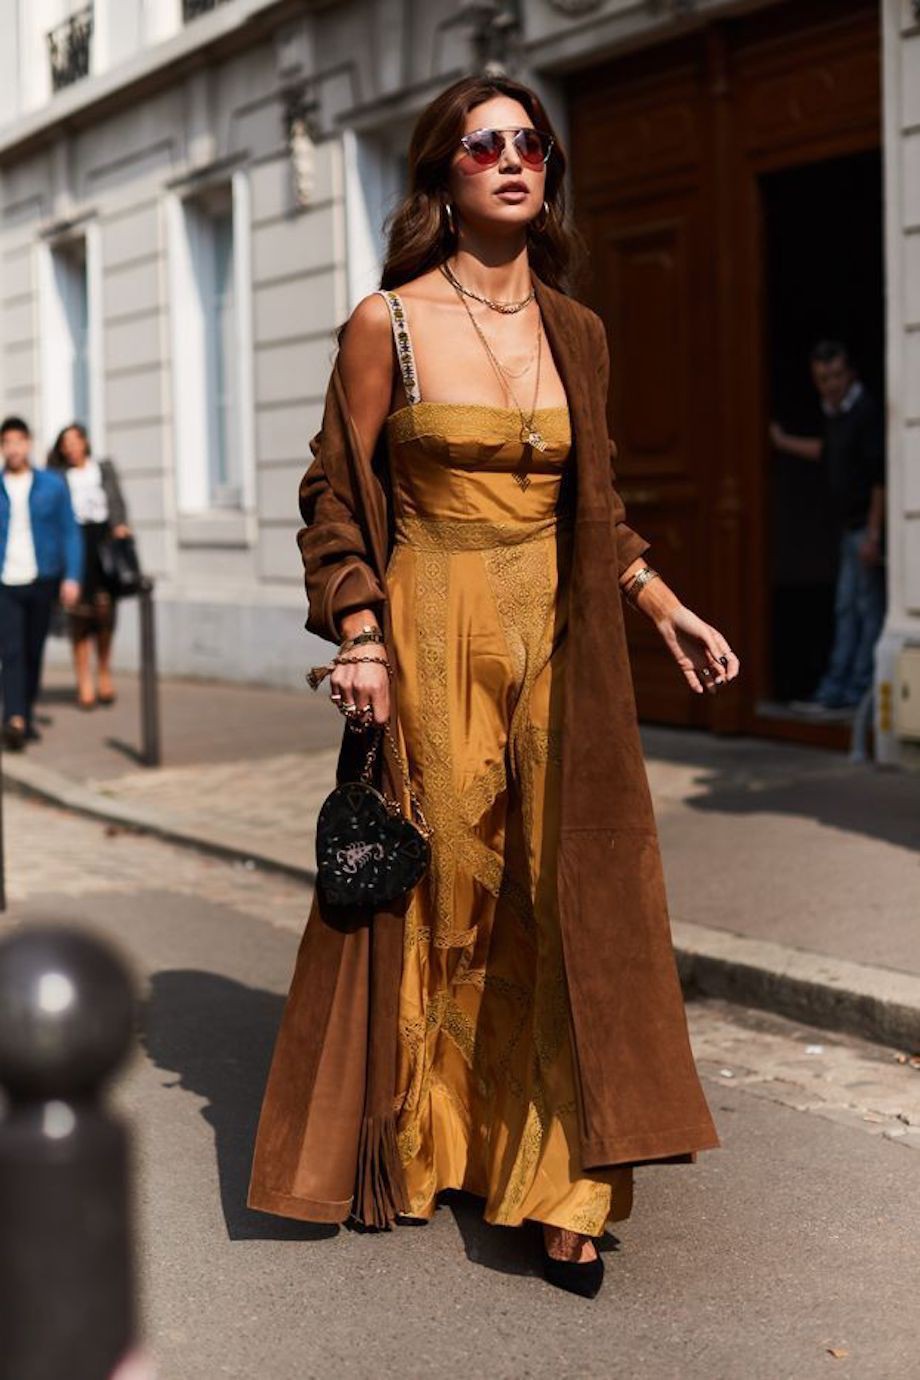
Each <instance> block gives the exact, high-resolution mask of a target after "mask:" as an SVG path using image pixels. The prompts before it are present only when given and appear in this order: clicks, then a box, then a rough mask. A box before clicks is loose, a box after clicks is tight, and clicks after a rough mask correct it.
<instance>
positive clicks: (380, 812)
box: [316, 724, 431, 910]
mask: <svg viewBox="0 0 920 1380" xmlns="http://www.w3.org/2000/svg"><path fill="white" fill-rule="evenodd" d="M367 731H368V732H370V733H372V735H373V736H372V739H371V741H370V744H369V747H368V750H367V755H366V758H365V762H364V767H363V769H362V771H361V775H360V777H359V778H358V780H357V781H346V782H343V783H342V785H340V786H336V788H335V790H334V791H332V792H331V794H330V795H328V796H327V797H326V799H325V800H324V802H323V805H322V808H321V809H320V812H319V818H318V819H317V821H316V874H317V884H318V887H319V890H320V894H321V895H322V897H323V899H324V900H325V901H327V902H328V903H329V904H330V905H333V906H347V907H356V908H360V909H363V910H381V909H382V908H383V907H384V906H387V905H390V904H392V902H394V901H397V900H399V898H400V897H402V896H405V895H406V893H407V892H409V891H411V890H412V889H413V887H415V886H417V885H418V883H419V882H420V881H421V879H422V878H423V877H424V875H425V873H426V872H427V871H428V867H429V864H430V862H431V842H430V840H431V829H430V828H429V826H428V822H427V820H426V819H425V815H424V813H423V811H422V807H421V805H420V803H419V799H418V796H417V795H416V794H415V791H414V790H413V789H412V785H411V783H410V780H409V771H408V768H407V766H406V764H405V762H404V761H403V759H402V755H401V754H400V751H399V748H398V747H397V744H396V740H395V739H394V737H393V733H392V730H391V728H390V726H389V724H387V725H386V727H385V729H373V730H367ZM384 732H385V733H386V735H387V740H388V741H389V743H390V746H391V748H392V750H393V754H394V757H395V758H396V761H397V762H398V763H399V766H400V768H401V770H402V774H403V782H404V784H405V787H406V791H407V794H408V796H409V801H410V804H411V808H412V817H411V818H408V817H407V816H406V815H405V814H404V813H403V811H402V809H401V808H400V805H399V802H398V801H396V800H391V799H390V798H389V796H386V795H384V794H383V792H382V791H379V790H377V788H376V787H375V786H373V785H372V784H371V777H372V775H373V772H374V766H375V763H376V760H377V754H378V752H379V749H380V743H381V739H382V737H383V734H384Z"/></svg>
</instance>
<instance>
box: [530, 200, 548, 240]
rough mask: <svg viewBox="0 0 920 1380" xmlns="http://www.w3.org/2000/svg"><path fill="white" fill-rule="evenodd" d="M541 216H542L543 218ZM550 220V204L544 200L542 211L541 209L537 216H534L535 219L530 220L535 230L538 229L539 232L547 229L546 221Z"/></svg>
mask: <svg viewBox="0 0 920 1380" xmlns="http://www.w3.org/2000/svg"><path fill="white" fill-rule="evenodd" d="M541 217H542V219H541ZM548 220H549V205H548V203H547V202H545V201H544V203H543V209H542V211H540V212H539V213H538V214H537V215H536V216H534V218H533V220H532V221H531V222H530V224H531V228H532V229H534V230H536V231H538V232H539V231H541V230H545V229H546V222H547V221H548Z"/></svg>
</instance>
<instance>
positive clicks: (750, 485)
mask: <svg viewBox="0 0 920 1380" xmlns="http://www.w3.org/2000/svg"><path fill="white" fill-rule="evenodd" d="M879 68H880V55H879V37H878V7H877V4H876V3H874V2H873V0H833V2H832V0H789V2H784V3H777V4H775V5H772V6H769V7H766V8H764V9H761V10H759V11H757V12H756V13H754V14H752V15H749V16H746V17H738V18H732V19H721V20H714V21H712V22H710V23H709V24H706V25H700V27H699V28H698V29H697V30H696V31H695V32H694V33H693V34H692V35H691V36H689V37H685V38H682V39H679V40H676V41H673V42H670V43H667V44H662V45H660V46H657V47H654V48H650V49H648V50H646V51H644V52H639V53H631V54H629V55H628V56H626V57H623V58H622V59H620V60H617V61H614V62H612V63H608V64H606V65H605V66H603V67H601V68H598V69H596V70H595V71H594V72H589V73H584V72H582V73H579V74H578V77H577V79H576V80H573V82H572V84H571V87H570V90H569V99H570V116H571V121H570V128H571V147H572V181H573V191H574V204H575V213H576V219H577V222H578V224H579V226H580V228H581V230H582V232H583V234H584V236H585V238H586V240H587V244H588V249H589V255H590V260H589V264H590V269H589V276H588V281H587V284H586V287H585V289H584V291H583V294H582V295H583V296H584V297H585V299H586V300H587V301H588V302H589V304H590V305H591V306H592V307H594V308H595V310H597V311H598V312H599V313H600V314H601V316H602V317H603V319H604V322H605V324H606V326H607V331H608V337H609V342H610V353H611V389H610V396H609V400H608V410H609V420H610V433H611V435H612V436H613V437H614V438H615V440H616V441H617V444H618V447H619V462H618V465H617V472H618V482H619V487H620V490H621V492H622V494H623V498H624V500H625V502H626V506H627V518H628V521H629V522H630V525H631V526H633V527H635V528H636V530H637V531H640V532H642V534H643V535H644V536H645V537H647V538H648V539H649V541H650V542H651V543H652V550H651V551H650V553H649V558H650V560H651V562H652V563H653V564H654V565H656V566H659V567H660V568H661V570H662V573H663V574H664V575H665V577H666V578H667V579H668V581H669V583H671V584H672V585H673V586H674V588H675V589H676V590H677V591H678V593H679V594H680V597H681V598H682V599H683V600H684V601H685V602H686V603H687V604H689V605H690V606H691V607H693V608H695V609H696V610H697V611H698V612H699V613H700V614H701V615H702V616H703V617H706V618H708V619H710V620H711V621H712V622H713V623H715V624H716V625H717V626H720V627H721V628H722V631H723V632H724V633H725V634H726V636H727V637H728V638H729V640H730V641H731V642H732V644H733V646H734V647H735V648H736V650H737V651H738V652H739V654H740V655H741V656H742V659H743V662H744V672H743V676H742V681H741V683H740V685H739V686H738V687H737V688H736V689H734V690H732V692H731V693H730V694H728V695H725V696H723V697H716V698H714V699H713V698H710V697H709V696H705V697H702V696H693V695H690V694H688V692H687V690H686V688H685V685H684V682H683V678H682V677H681V676H680V675H679V674H678V673H677V671H676V669H675V668H674V667H673V666H671V665H670V664H669V661H668V659H667V658H666V655H665V654H664V653H663V650H662V647H661V641H660V638H659V637H658V634H657V633H656V632H655V631H654V629H653V628H651V626H650V625H649V624H648V622H647V621H646V620H643V619H641V615H633V614H630V616H629V618H628V628H629V638H630V651H631V656H632V662H633V672H634V678H635V682H636V694H637V700H638V705H639V712H640V715H641V716H642V717H644V718H646V719H649V720H657V721H660V722H667V723H672V724H709V725H710V726H713V727H716V728H719V729H721V730H724V731H737V730H739V729H743V730H746V731H755V732H757V731H762V732H776V731H777V721H776V719H775V718H774V719H771V720H770V721H769V722H768V721H767V720H766V719H763V718H761V717H760V716H759V713H758V708H757V706H758V702H759V701H760V700H761V699H762V698H764V697H766V696H767V695H769V693H770V687H769V684H768V679H769V670H768V668H769V665H770V658H769V656H768V655H767V651H768V643H767V639H768V638H769V636H770V624H769V617H768V616H767V610H768V607H769V598H768V589H767V572H766V554H765V553H766V551H767V549H768V543H767V541H766V530H765V526H766V521H767V518H766V512H767V508H768V502H767V498H768V493H769V472H770V466H771V465H772V464H773V463H774V462H773V456H772V453H771V452H770V449H769V446H768V444H767V440H766V437H767V424H768V421H769V397H768V395H767V388H766V384H765V372H766V370H765V313H764V304H763V291H764V288H763V284H764V264H763V246H762V241H761V223H760V200H759V184H758V178H759V176H760V175H761V174H762V173H763V172H764V171H766V170H768V169H775V168H777V167H785V166H792V165H794V164H796V163H807V162H810V161H820V160H821V159H825V158H830V157H833V156H839V155H840V154H841V153H844V152H852V151H855V150H858V149H862V148H866V147H871V146H873V143H874V144H875V146H877V145H878V142H879V139H880V128H879V120H880V99H879ZM780 731H782V730H780ZM809 731H810V730H809ZM790 732H793V730H792V729H790ZM794 736H796V737H799V738H801V737H802V736H803V735H802V732H801V726H799V727H798V728H796V729H795V730H794ZM805 736H806V737H807V736H808V733H807V732H806V734H805ZM814 736H815V738H816V740H817V738H818V737H820V736H821V733H820V730H819V731H818V732H817V734H815V735H814Z"/></svg>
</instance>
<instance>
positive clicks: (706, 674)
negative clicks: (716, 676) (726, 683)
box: [700, 666, 712, 680]
mask: <svg viewBox="0 0 920 1380" xmlns="http://www.w3.org/2000/svg"><path fill="white" fill-rule="evenodd" d="M700 675H701V676H702V677H703V679H704V680H711V679H712V672H711V671H710V669H709V667H708V666H701V667H700Z"/></svg>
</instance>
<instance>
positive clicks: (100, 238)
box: [0, 0, 920, 755]
mask: <svg viewBox="0 0 920 1380" xmlns="http://www.w3.org/2000/svg"><path fill="white" fill-rule="evenodd" d="M880 6H881V13H882V16H883V20H884V25H885V89H886V115H885V119H886V136H885V137H886V164H887V173H886V175H887V180H888V245H887V258H888V290H889V409H890V417H891V436H890V441H891V445H890V547H891V565H890V582H891V607H890V615H889V621H888V627H887V632H886V638H885V641H884V643H883V653H884V655H883V657H882V658H880V677H881V681H882V684H883V685H885V684H887V685H891V684H893V678H894V674H895V671H896V669H897V665H896V663H897V656H898V653H899V649H900V647H901V646H902V645H903V643H904V641H905V639H908V638H915V639H916V638H920V25H918V23H917V21H916V20H915V18H914V6H913V0H880ZM730 7H731V8H733V6H730ZM73 8H79V5H78V4H77V3H76V0H74V3H73V4H70V3H69V0H0V31H2V32H3V33H4V35H10V36H12V41H11V42H8V43H5V44H4V45H2V46H0V397H2V402H3V406H4V408H6V409H7V410H13V409H15V410H16V411H21V412H23V413H24V414H25V415H26V416H27V417H29V418H30V419H32V420H33V421H34V423H35V425H36V430H37V434H38V435H39V436H40V437H41V438H42V440H44V439H45V438H46V437H47V436H49V435H50V434H51V432H52V430H53V429H56V427H57V426H59V425H60V424H61V423H62V421H63V420H64V418H63V417H61V416H60V415H59V411H60V409H59V408H58V411H56V410H55V408H56V402H57V403H59V402H60V398H59V397H56V394H55V390H54V387H53V385H52V384H51V383H50V381H48V380H46V379H43V378H42V357H43V351H42V346H41V341H40V320H41V306H40V300H39V286H40V284H39V266H40V262H41V250H40V246H41V245H43V244H45V243H47V242H48V241H49V239H51V238H53V237H54V236H55V235H60V234H65V235H66V234H72V233H76V234H82V233H86V234H87V239H88V242H89V243H91V244H92V246H93V256H94V258H93V274H94V277H93V282H94V287H93V294H94V301H95V312H96V316H95V317H94V320H95V321H96V322H97V330H96V339H95V344H94V350H93V354H94V368H95V371H96V374H95V377H96V379H97V383H96V396H97V398H98V405H97V406H96V407H95V409H94V410H95V411H96V413H97V414H98V415H97V418H96V422H95V427H96V432H97V440H98V441H99V444H100V447H101V448H104V449H105V450H106V451H107V452H108V453H109V454H111V455H112V456H113V457H114V458H115V459H116V461H117V463H118V464H119V466H120V469H121V472H122V475H123V477H124V481H125V487H126V490H127V497H128V501H129V503H130V506H131V511H132V520H133V523H134V526H135V527H136V529H137V532H138V536H139V541H140V547H141V553H142V557H143V560H144V563H145V565H146V567H147V568H148V569H149V570H150V571H151V573H153V574H154V575H155V576H156V577H157V582H158V603H159V610H160V618H159V628H160V642H161V654H162V662H163V665H164V667H165V669H166V670H169V671H173V672H178V673H184V674H193V675H213V676H228V677H238V678H243V679H252V680H259V681H268V682H273V683H277V684H299V683H301V678H302V670H303V667H304V665H305V664H307V663H309V661H310V660H311V659H313V658H314V657H315V654H316V653H317V652H318V651H319V650H320V649H319V648H318V647H316V646H313V647H311V646H310V640H309V639H308V638H307V637H306V635H305V634H304V632H303V627H302V624H303V618H304V605H303V593H302V583H301V567H300V561H299V556H298V553H297V550H296V545H295V541H294V536H295V533H296V529H297V526H298V515H297V511H296V490H297V484H298V481H299V478H300V475H301V473H302V471H303V468H304V465H305V463H306V461H307V459H308V458H309V454H308V443H309V439H310V437H311V436H312V435H313V434H314V433H315V431H316V430H317V428H318V426H319V422H320V417H321V409H322V399H323V394H324V391H325V387H326V383H327V381H328V375H329V368H330V363H331V359H332V355H333V351H334V331H335V328H336V326H337V325H339V324H340V323H341V322H342V321H343V320H344V319H345V318H346V316H347V314H348V312H349V311H350V309H351V308H352V306H353V305H354V303H355V302H356V301H357V300H358V298H359V297H360V296H362V295H363V294H364V293H365V292H366V291H368V290H369V289H370V288H371V287H372V286H373V284H374V282H375V280H376V274H377V271H378V264H379V254H380V249H381V244H382V240H381V236H380V228H379V227H380V222H381V220H382V218H383V216H384V215H385V214H386V213H387V212H388V211H389V210H390V209H392V205H393V203H394V201H395V199H396V197H397V195H398V192H399V188H400V185H401V181H402V178H403V176H404V163H403V158H404V150H405V147H406V144H407V140H408V134H409V130H410V129H411V125H412V122H413V120H414V118H415V115H416V114H417V112H418V111H419V110H420V109H421V107H422V106H423V105H424V104H425V103H426V102H427V100H428V99H429V98H430V96H431V95H432V94H434V92H435V91H437V90H438V89H440V88H441V87H442V86H443V85H444V84H445V83H446V82H447V81H449V80H451V79H453V78H454V77H456V76H459V75H460V74H461V73H462V72H463V71H465V70H469V68H470V65H471V63H472V61H473V52H474V49H473V45H472V44H471V28H470V25H469V24H466V25H464V24H462V23H459V24H458V22H457V19H458V7H457V6H456V4H455V3H453V0H424V3H421V0H340V3H338V4H336V5H328V4H321V3H317V4H316V5H315V6H313V5H311V4H310V3H309V0H305V3H304V4H303V5H302V6H301V8H300V9H299V10H294V9H292V7H291V6H290V5H289V4H287V3H283V0H225V3H222V4H219V5H217V6H216V7H215V9H214V10H213V11H212V12H211V13H210V14H207V15H205V16H203V17H201V18H199V19H196V20H194V21H192V22H191V23H189V24H187V25H183V23H182V20H181V0H97V3H96V40H97V41H96V43H95V47H94V53H93V61H92V71H91V74H90V76H89V77H88V78H86V79H85V80H83V81H81V82H79V83H75V84H74V85H73V86H72V87H69V88H67V89H65V90H64V91H62V92H60V93H58V94H57V95H56V96H55V97H54V98H53V99H51V100H50V101H49V99H48V91H49V89H50V81H49V75H48V64H47V43H46V37H45V34H46V29H47V27H48V26H49V25H50V24H51V23H53V22H58V20H59V19H60V17H61V16H62V15H63V14H64V13H66V12H67V10H68V9H73ZM677 8H678V7H677V6H676V5H672V4H670V3H661V4H659V5H654V6H652V5H649V4H647V3H638V0H597V3H595V4H593V5H583V6H581V7H580V8H579V10H578V12H577V13H567V12H565V6H564V5H562V4H561V3H560V2H559V0H521V4H520V6H519V12H520V14H521V17H522V32H521V34H520V36H519V39H518V42H517V44H516V48H515V50H514V51H513V52H512V53H511V54H510V56H512V57H513V60H514V61H515V63H516V68H517V71H518V72H519V74H520V76H521V77H522V78H523V79H524V80H528V81H531V82H533V83H534V84H535V85H537V86H538V87H539V89H540V90H541V94H543V96H544V99H546V100H547V103H548V105H549V106H550V108H551V110H552V112H553V116H554V118H555V119H557V121H558V122H559V124H560V127H561V128H562V129H563V131H564V128H565V105H564V101H563V100H562V96H561V92H562V83H561V80H557V78H556V76H555V75H554V74H556V73H562V72H565V71H570V70H572V69H573V68H577V67H578V66H580V65H584V66H589V65H593V64H594V63H596V62H597V61H599V60H601V59H602V58H603V57H606V56H608V55H610V54H612V53H614V52H616V51H620V50H623V48H624V47H625V46H628V45H629V44H631V43H633V42H635V41H636V39H637V37H640V36H642V37H646V38H647V37H649V36H653V35H654V33H655V32H656V31H659V32H661V33H662V34H665V33H669V32H672V31H676V30H677V28H678V27H679V25H680V23H682V22H684V21H682V20H681V19H680V18H679V17H678V16H677V13H676V11H677ZM696 8H697V10H698V11H700V12H703V11H705V10H713V11H715V10H718V9H720V8H726V5H725V4H724V0H700V3H699V4H698V6H697V7H696ZM235 35H236V36H237V47H236V50H235V51H234V49H233V42H234V36H235ZM209 45H219V46H213V47H211V48H209ZM202 49H205V50H207V51H200V50H202ZM291 92H296V93H299V94H300V95H301V96H302V97H303V99H304V100H305V101H306V102H307V104H308V107H309V109H310V118H311V121H312V124H313V128H314V133H315V148H314V160H313V169H312V190H311V194H310V197H309V202H308V204H307V205H306V206H302V205H298V203H297V200H296V197H295V193H294V186H293V179H292V171H291V161H290V155H289V150H288V147H287V143H286V137H285V120H284V112H285V105H286V101H287V100H288V98H289V96H290V94H291ZM103 98H105V99H106V101H107V103H108V104H107V105H106V106H105V107H101V106H99V107H98V108H99V113H98V115H97V116H94V114H93V112H94V110H95V109H96V108H97V105H98V102H100V100H102V99H103ZM64 117H66V125H65V124H62V121H63V120H64ZM65 129H66V130H69V131H73V132H69V133H67V132H64V130H65ZM221 179H224V180H230V179H235V186H236V190H237V194H238V196H240V197H241V198H242V200H241V201H240V205H244V206H245V208H246V209H245V216H246V224H245V226H241V230H244V231H245V233H243V234H241V235H240V238H239V241H238V245H237V250H238V252H239V253H241V254H243V255H245V258H246V260H247V263H246V264H244V265H243V268H242V270H241V271H242V272H243V273H244V274H248V279H249V281H248V287H249V291H248V293H247V294H246V295H247V299H248V302H249V307H250V313H251V315H250V321H249V328H248V340H247V342H246V343H245V348H246V351H247V352H248V353H249V354H250V355H251V358H250V359H249V361H248V363H247V364H246V369H248V373H246V372H245V371H244V375H243V377H244V378H248V380H249V383H248V386H249V387H251V398H252V406H251V409H248V410H249V411H250V412H251V415H250V417H249V421H248V425H249V426H250V428H251V451H252V456H251V473H250V475H249V481H248V486H247V489H246V495H245V498H244V502H243V506H242V508H241V510H240V512H239V513H237V514H230V515H228V514H227V512H226V511H221V512H219V513H215V514H205V515H203V516H202V515H200V514H197V515H190V514H188V513H180V511H179V506H180V505H179V502H178V493H179V490H180V487H181V485H180V483H179V476H178V475H177V473H176V465H177V463H179V461H178V459H177V451H176V440H177V427H179V425H180V423H181V417H180V416H179V415H178V413H177V410H176V406H175V397H174V394H175V388H174V377H175V372H174V371H175V369H176V367H177V366H176V360H175V358H174V345H173V340H174V333H173V324H174V321H173V317H174V307H175V304H174V303H173V302H172V301H171V269H170V231H169V207H170V205H171V204H173V203H174V202H175V200H176V199H177V198H181V197H184V196H186V195H189V194H194V193H195V192H196V191H197V190H198V189H199V188H200V187H201V186H203V185H206V184H207V183H208V182H209V181H210V182H213V181H215V180H216V181H220V180H221ZM124 622H125V626H124V627H123V629H122V632H121V634H120V636H119V639H118V644H117V645H118V655H119V658H120V660H121V661H122V663H123V664H130V663H131V662H132V661H133V658H134V651H135V647H136V638H135V636H134V630H133V627H132V626H131V624H132V614H131V610H130V609H127V610H126V611H125V619H124ZM59 650H60V652H61V654H63V653H64V651H65V649H64V648H60V649H59ZM879 703H880V706H882V708H884V705H885V703H886V700H885V696H884V695H880V699H879ZM887 703H888V704H889V706H890V704H891V698H890V697H889V698H888V700H887ZM879 726H880V728H881V729H882V730H883V731H882V740H883V743H886V742H887V743H888V744H889V747H890V751H891V754H892V755H897V754H899V753H900V751H901V749H900V748H899V747H897V745H896V741H895V739H894V737H893V736H889V737H887V738H886V735H885V731H884V730H885V724H884V723H883V722H882V721H881V719H880V725H879Z"/></svg>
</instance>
